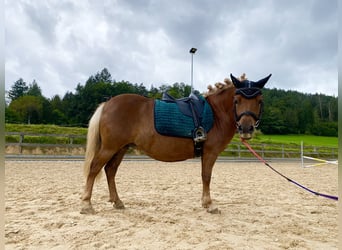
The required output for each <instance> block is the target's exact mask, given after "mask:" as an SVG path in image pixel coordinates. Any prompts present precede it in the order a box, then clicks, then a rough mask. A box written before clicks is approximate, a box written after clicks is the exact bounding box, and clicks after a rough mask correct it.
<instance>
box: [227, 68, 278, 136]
mask: <svg viewBox="0 0 342 250" xmlns="http://www.w3.org/2000/svg"><path fill="white" fill-rule="evenodd" d="M271 75H272V74H270V75H269V76H267V77H265V78H263V79H261V80H259V81H257V82H253V81H249V80H247V79H246V78H245V75H242V77H241V78H240V80H239V79H237V78H236V77H234V76H233V75H232V74H230V78H231V79H232V82H233V84H234V86H235V88H236V90H235V96H234V115H235V123H236V127H237V129H238V131H239V133H240V137H241V138H242V139H247V140H248V139H251V138H252V134H253V132H254V129H255V128H256V127H258V125H259V123H260V119H261V115H262V111H263V100H262V93H261V89H262V88H263V87H264V85H265V84H266V83H267V81H268V79H269V78H270V77H271Z"/></svg>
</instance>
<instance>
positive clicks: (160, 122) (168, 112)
mask: <svg viewBox="0 0 342 250" xmlns="http://www.w3.org/2000/svg"><path fill="white" fill-rule="evenodd" d="M200 98H201V99H203V100H204V102H205V104H204V108H203V111H202V113H201V114H199V122H200V126H202V127H203V129H204V130H205V131H206V132H209V130H210V129H211V128H212V126H213V124H214V115H213V111H212V109H211V107H210V105H209V103H208V102H207V101H206V100H205V99H204V98H203V97H200ZM154 126H155V128H156V130H157V132H158V133H159V134H162V135H167V136H174V137H185V138H193V132H194V130H195V124H194V120H193V117H192V116H187V115H184V114H183V113H182V112H180V110H179V108H178V105H177V104H176V103H174V102H165V101H162V100H155V103H154Z"/></svg>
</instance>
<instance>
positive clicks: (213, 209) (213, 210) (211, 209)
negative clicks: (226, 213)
mask: <svg viewBox="0 0 342 250" xmlns="http://www.w3.org/2000/svg"><path fill="white" fill-rule="evenodd" d="M207 212H208V213H211V214H221V211H220V210H219V209H218V208H217V207H214V206H212V205H210V206H209V207H208V209H207Z"/></svg>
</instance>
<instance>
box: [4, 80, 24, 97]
mask: <svg viewBox="0 0 342 250" xmlns="http://www.w3.org/2000/svg"><path fill="white" fill-rule="evenodd" d="M27 91H28V87H27V85H26V82H24V80H23V79H22V78H19V80H17V81H16V82H14V85H13V86H12V87H11V90H9V91H8V97H9V98H10V99H11V101H14V100H16V99H18V98H19V97H22V96H24V95H25V94H26V93H27Z"/></svg>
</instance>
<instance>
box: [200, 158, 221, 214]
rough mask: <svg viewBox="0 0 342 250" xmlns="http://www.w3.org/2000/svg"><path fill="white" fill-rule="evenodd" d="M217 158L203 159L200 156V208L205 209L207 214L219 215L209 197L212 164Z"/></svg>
mask: <svg viewBox="0 0 342 250" xmlns="http://www.w3.org/2000/svg"><path fill="white" fill-rule="evenodd" d="M216 158H217V156H215V157H213V156H211V157H205V156H202V185H203V191H202V206H203V207H204V208H207V212H209V213H214V214H217V213H220V211H219V209H218V208H217V207H216V206H215V205H214V204H213V202H212V200H211V197H210V181H211V173H212V170H213V166H214V163H215V161H216Z"/></svg>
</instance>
